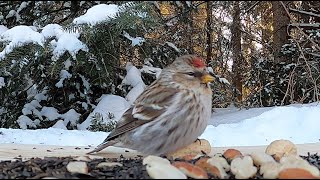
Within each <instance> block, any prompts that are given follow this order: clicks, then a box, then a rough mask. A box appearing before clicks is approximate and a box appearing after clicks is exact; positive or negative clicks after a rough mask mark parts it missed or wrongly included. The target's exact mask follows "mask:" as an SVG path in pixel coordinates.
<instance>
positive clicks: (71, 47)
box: [52, 33, 89, 60]
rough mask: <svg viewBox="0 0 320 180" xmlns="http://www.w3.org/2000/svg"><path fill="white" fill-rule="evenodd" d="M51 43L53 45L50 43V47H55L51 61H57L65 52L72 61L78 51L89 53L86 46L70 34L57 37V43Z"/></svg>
mask: <svg viewBox="0 0 320 180" xmlns="http://www.w3.org/2000/svg"><path fill="white" fill-rule="evenodd" d="M53 42H54V43H52V45H54V46H55V48H54V50H53V56H52V58H53V60H57V59H58V58H59V57H60V56H61V55H63V54H64V53H65V52H66V51H68V52H69V53H70V55H71V56H72V58H73V59H76V54H77V53H78V51H80V50H83V51H86V52H88V51H89V49H88V47H87V45H86V44H84V43H83V42H81V41H80V40H79V39H78V38H77V35H75V34H72V33H70V34H69V33H64V34H63V35H61V36H60V37H59V40H58V41H57V42H55V41H53Z"/></svg>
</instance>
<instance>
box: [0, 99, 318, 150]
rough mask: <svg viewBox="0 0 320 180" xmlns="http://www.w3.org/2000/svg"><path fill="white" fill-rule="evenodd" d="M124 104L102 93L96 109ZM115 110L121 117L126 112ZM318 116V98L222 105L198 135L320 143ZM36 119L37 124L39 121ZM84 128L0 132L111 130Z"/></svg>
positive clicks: (87, 140) (74, 135)
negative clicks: (260, 104)
mask: <svg viewBox="0 0 320 180" xmlns="http://www.w3.org/2000/svg"><path fill="white" fill-rule="evenodd" d="M105 107H106V108H105ZM125 107H129V104H128V103H127V102H126V100H124V99H123V98H121V97H119V96H115V95H105V96H102V97H101V101H100V102H99V104H98V106H97V108H96V109H95V110H96V111H97V112H103V113H105V114H106V113H107V112H108V111H109V110H110V111H112V112H115V110H119V109H121V108H123V109H125ZM98 109H99V111H98ZM124 111H125V110H123V112H124ZM114 114H115V115H116V116H117V117H120V116H121V115H122V114H123V113H121V112H119V114H118V115H117V114H116V113H114ZM319 116H320V104H318V102H317V103H311V104H295V105H290V106H284V107H267V108H253V109H249V110H244V109H243V110H238V109H237V108H223V109H218V110H216V111H215V112H214V113H213V114H212V119H211V120H210V122H209V123H212V122H219V123H217V124H216V126H213V125H208V127H207V128H206V130H205V132H204V133H203V134H202V135H201V136H200V137H199V138H204V139H207V140H208V141H209V142H210V144H211V146H213V147H227V146H260V145H268V144H269V143H270V142H272V141H273V140H276V139H288V140H290V141H292V142H293V143H295V144H304V143H319V138H320V131H319V130H318V129H319V128H318V125H319V122H318V120H319V118H318V117H319ZM20 119H25V120H20V121H22V122H21V123H25V125H22V126H25V127H26V126H27V124H32V121H30V120H29V119H28V118H27V117H26V116H25V117H24V116H22V117H20ZM87 121H88V119H87V120H86V121H85V122H84V123H83V124H82V125H83V126H84V124H86V123H88V122H87ZM26 122H28V123H26ZM33 123H34V124H36V122H33ZM56 127H60V128H63V127H62V122H59V123H57V125H56ZM85 127H88V125H86V126H85ZM85 129H86V128H83V129H82V130H63V129H59V128H49V129H37V130H22V129H4V128H0V132H2V134H1V135H0V136H1V138H0V143H19V144H45V145H60V146H89V145H90V146H96V145H98V144H100V143H101V142H102V141H103V140H104V139H105V138H106V137H107V135H108V134H109V133H106V132H91V131H88V130H85ZM25 137H28V138H25Z"/></svg>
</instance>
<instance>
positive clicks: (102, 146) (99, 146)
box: [86, 141, 116, 154]
mask: <svg viewBox="0 0 320 180" xmlns="http://www.w3.org/2000/svg"><path fill="white" fill-rule="evenodd" d="M115 143H116V141H107V142H103V143H101V144H99V145H98V146H97V147H96V148H95V149H94V150H92V151H90V152H88V153H86V154H92V153H95V152H99V151H101V150H102V149H104V148H107V147H108V146H112V145H114V144H115Z"/></svg>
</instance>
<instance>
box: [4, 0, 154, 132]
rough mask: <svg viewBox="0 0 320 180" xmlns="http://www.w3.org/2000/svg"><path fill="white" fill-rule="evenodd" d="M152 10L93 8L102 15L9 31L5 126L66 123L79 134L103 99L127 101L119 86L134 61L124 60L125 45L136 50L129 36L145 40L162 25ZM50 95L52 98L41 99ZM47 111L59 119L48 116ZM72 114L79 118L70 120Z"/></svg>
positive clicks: (140, 5)
mask: <svg viewBox="0 0 320 180" xmlns="http://www.w3.org/2000/svg"><path fill="white" fill-rule="evenodd" d="M150 7H151V5H150V3H148V2H137V3H134V2H132V3H125V2H123V3H122V4H119V5H114V4H110V5H106V4H101V5H97V6H94V7H93V8H98V9H100V10H99V11H89V10H90V9H89V10H88V11H87V13H88V14H84V15H81V16H79V17H77V18H75V19H74V20H73V21H72V23H69V24H68V25H67V26H61V25H58V24H47V25H44V27H42V28H37V27H29V26H15V27H13V28H9V29H5V30H4V32H3V33H2V34H1V35H0V51H1V52H0V58H1V59H0V77H1V88H0V99H1V104H0V109H1V111H2V113H0V127H12V128H17V127H20V128H46V127H52V126H55V127H61V125H62V124H61V123H63V124H64V126H65V127H66V128H67V129H75V128H77V125H79V124H81V123H82V122H83V121H84V120H85V119H86V118H87V116H88V115H89V114H90V112H91V111H92V110H93V109H94V108H95V103H96V102H97V101H96V100H97V99H98V98H99V97H100V96H101V95H102V94H116V95H120V96H126V95H127V93H128V92H129V91H125V90H123V89H121V88H120V87H119V85H120V84H121V82H122V80H123V77H124V75H125V73H126V71H125V69H124V68H122V67H121V63H120V61H121V58H123V59H124V60H125V61H127V58H128V57H126V56H124V57H120V55H121V51H122V50H121V49H124V46H129V47H126V48H133V46H132V42H133V40H134V39H130V38H129V39H128V37H129V36H127V37H124V36H123V32H128V33H130V35H131V36H132V37H143V34H144V33H145V28H147V29H148V27H149V26H150V24H152V23H154V21H155V20H156V19H155V18H153V17H152V16H150V15H148V13H149V11H150ZM104 8H107V9H109V10H110V11H111V10H112V11H114V13H112V14H110V12H109V10H106V9H104ZM90 13H93V14H92V16H91V15H90ZM106 13H107V16H106ZM148 23H149V24H148ZM2 29H3V28H2ZM15 29H22V30H21V31H19V32H20V33H17V32H13V31H14V30H15ZM2 35H3V36H2ZM36 37H37V38H36ZM34 38H36V39H34ZM129 42H130V44H129V45H128V43H129ZM142 43H143V42H142ZM134 45H136V44H134ZM138 45H141V44H138ZM136 46H137V45H136ZM3 84H4V85H3ZM44 91H45V93H44V95H45V96H46V98H42V99H41V100H39V99H37V96H38V95H39V94H41V93H42V92H44ZM2 102H4V103H2ZM46 107H50V108H51V109H50V112H55V116H53V117H49V116H47V115H48V114H46V113H45V112H46V110H47V109H46ZM70 110H72V112H73V113H74V117H75V118H76V119H72V120H71V119H70V116H68V112H69V113H70ZM4 112H5V113H4ZM17 120H18V121H17ZM58 121H59V125H57V124H56V123H57V122H58Z"/></svg>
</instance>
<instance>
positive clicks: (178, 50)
mask: <svg viewBox="0 0 320 180" xmlns="http://www.w3.org/2000/svg"><path fill="white" fill-rule="evenodd" d="M165 44H167V45H168V46H169V47H171V48H173V49H174V50H175V51H176V52H180V49H179V48H177V46H176V45H174V44H173V43H172V42H166V43H165Z"/></svg>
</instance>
